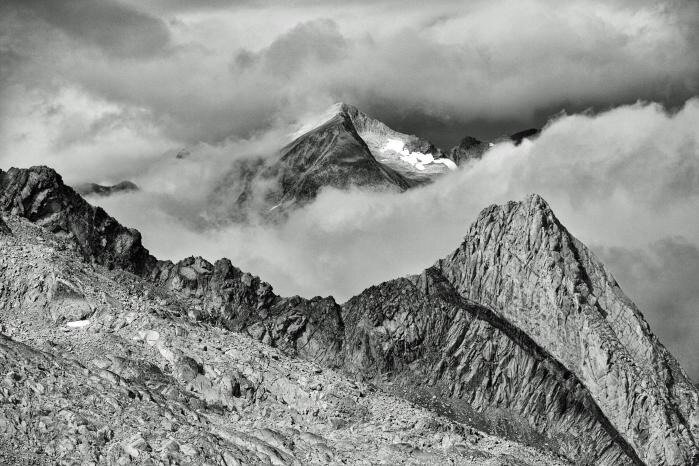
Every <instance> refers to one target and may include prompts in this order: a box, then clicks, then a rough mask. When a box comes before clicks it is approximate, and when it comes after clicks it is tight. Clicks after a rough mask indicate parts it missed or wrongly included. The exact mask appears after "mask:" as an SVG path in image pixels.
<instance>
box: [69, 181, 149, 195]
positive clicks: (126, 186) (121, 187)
mask: <svg viewBox="0 0 699 466" xmlns="http://www.w3.org/2000/svg"><path fill="white" fill-rule="evenodd" d="M138 190H139V188H138V186H137V185H136V183H134V182H132V181H121V182H119V183H117V184H115V185H112V186H103V185H101V184H97V183H82V184H79V185H76V186H75V191H76V192H77V193H78V194H80V195H81V196H93V195H95V196H111V195H112V194H118V193H129V192H134V191H138Z"/></svg>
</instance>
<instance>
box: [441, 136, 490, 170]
mask: <svg viewBox="0 0 699 466" xmlns="http://www.w3.org/2000/svg"><path fill="white" fill-rule="evenodd" d="M489 147H490V144H489V143H487V142H483V141H479V140H478V139H476V138H474V137H472V136H466V137H465V138H463V139H462V140H461V142H459V144H458V145H457V146H454V147H452V148H451V149H450V150H449V151H448V152H447V157H449V158H450V159H451V160H453V161H454V163H456V164H457V165H463V164H464V163H466V162H468V161H469V160H477V159H480V158H481V157H483V154H485V151H487V150H488V148H489Z"/></svg>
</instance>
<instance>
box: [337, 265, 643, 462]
mask: <svg viewBox="0 0 699 466" xmlns="http://www.w3.org/2000/svg"><path fill="white" fill-rule="evenodd" d="M343 315H344V317H345V319H346V324H347V331H346V334H345V346H344V352H343V355H344V356H345V365H346V367H347V368H348V369H349V370H350V371H352V372H356V373H359V374H362V375H364V376H366V377H370V378H372V379H376V378H378V376H379V375H381V374H383V375H385V376H386V377H388V379H389V380H391V381H392V382H393V383H394V384H399V385H401V386H402V387H403V390H404V391H405V392H406V393H408V394H411V395H412V396H413V397H414V398H417V399H419V396H418V395H419V394H420V392H421V391H423V390H425V387H429V390H430V392H431V393H435V394H437V396H438V398H439V399H440V401H441V402H442V403H446V404H447V405H449V406H450V408H454V407H455V406H458V404H459V403H460V402H466V403H467V404H468V405H469V406H470V407H471V408H473V409H475V410H477V411H479V412H483V413H496V412H499V413H501V414H500V415H501V416H502V414H503V413H504V414H506V415H507V417H509V418H510V419H511V420H510V423H511V424H512V425H513V426H514V425H516V423H517V422H518V421H519V422H521V424H522V425H528V426H530V427H531V428H532V429H533V430H535V431H536V432H538V433H540V434H542V436H543V437H544V438H546V439H547V440H548V442H550V444H552V445H555V448H556V449H557V450H558V451H559V452H560V453H562V454H564V455H565V456H566V457H568V458H570V459H572V460H574V461H576V462H578V463H585V464H628V463H635V464H640V463H641V462H640V460H639V458H638V456H637V455H636V453H635V452H634V450H633V449H632V448H631V447H630V446H629V445H628V444H627V443H626V442H625V441H624V440H623V439H620V438H619V434H618V432H617V431H616V429H615V427H614V426H613V425H612V423H611V422H610V421H609V420H608V419H607V417H606V416H605V415H604V414H603V413H602V412H601V411H600V409H599V407H598V406H597V404H596V403H595V400H594V399H593V397H592V396H591V394H590V392H589V391H588V390H587V388H586V387H585V386H584V384H582V383H581V381H580V380H579V379H578V378H577V377H576V376H575V374H573V373H571V372H570V371H568V370H567V369H566V368H565V367H564V366H563V365H562V364H560V363H559V362H558V361H557V360H556V359H555V358H554V357H552V356H551V355H550V354H549V353H547V352H546V351H545V350H544V349H543V348H541V347H540V346H539V345H538V344H536V342H534V341H533V340H532V339H530V338H529V337H528V336H527V335H526V333H524V332H522V331H521V330H519V329H518V328H517V327H515V326H513V325H512V324H510V323H509V322H507V321H506V320H505V319H503V318H501V317H500V316H498V315H497V314H496V313H494V312H493V311H491V310H490V309H488V308H485V307H483V306H479V305H478V304H475V303H473V302H470V301H467V300H465V299H463V298H462V297H461V296H459V295H458V294H457V293H456V291H455V290H454V288H453V287H452V286H451V285H450V284H449V283H448V282H447V281H446V280H445V279H444V277H442V276H441V274H440V272H439V271H438V270H437V269H435V268H430V269H428V270H427V271H425V272H424V273H423V274H422V275H419V276H413V277H408V278H403V279H398V280H393V281H391V282H387V283H383V284H381V285H379V286H375V287H371V288H369V289H368V290H366V291H365V292H364V293H362V294H361V295H359V296H357V297H355V298H352V299H351V300H350V301H348V302H347V303H346V304H345V305H344V306H343Z"/></svg>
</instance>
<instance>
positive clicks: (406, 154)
mask: <svg viewBox="0 0 699 466" xmlns="http://www.w3.org/2000/svg"><path fill="white" fill-rule="evenodd" d="M381 152H396V153H398V154H399V156H400V159H401V160H402V161H404V162H407V163H409V164H410V165H412V166H413V167H415V168H416V169H418V170H420V171H422V170H424V169H425V165H429V164H435V163H441V164H442V165H444V166H445V167H447V168H448V169H450V170H456V164H455V163H454V162H452V161H451V160H449V159H446V158H438V159H435V158H434V155H432V154H431V153H429V152H428V153H426V154H425V153H422V152H410V151H409V150H408V149H406V148H405V142H403V141H401V140H400V139H393V138H391V139H388V140H387V141H386V143H385V144H384V145H383V147H382V148H381Z"/></svg>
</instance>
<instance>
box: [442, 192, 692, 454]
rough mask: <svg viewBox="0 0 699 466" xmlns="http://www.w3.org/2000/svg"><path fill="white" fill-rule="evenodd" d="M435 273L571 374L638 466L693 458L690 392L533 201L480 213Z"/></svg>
mask: <svg viewBox="0 0 699 466" xmlns="http://www.w3.org/2000/svg"><path fill="white" fill-rule="evenodd" d="M436 268H437V269H438V270H439V271H440V272H441V274H442V275H443V276H444V277H445V278H446V279H447V281H448V282H449V283H450V284H451V285H452V286H453V287H454V288H455V289H456V291H457V292H458V293H459V295H460V296H462V297H463V298H465V299H468V300H470V301H472V302H475V303H479V304H481V305H483V306H486V307H488V308H490V309H492V310H493V311H494V312H496V313H497V314H498V315H500V316H502V317H503V318H504V319H506V320H507V321H508V322H510V323H512V325H514V326H516V327H517V328H519V329H521V330H522V331H523V332H525V333H526V334H527V335H528V336H529V337H531V339H532V340H533V341H535V342H536V343H537V344H538V345H540V346H541V347H542V348H544V349H545V350H546V351H547V352H549V353H550V354H551V355H552V356H553V357H555V358H556V359H557V360H558V361H560V362H561V363H562V364H563V365H564V366H565V367H567V368H568V369H569V370H570V371H571V372H572V373H573V374H575V375H576V377H578V378H579V379H580V381H581V382H582V383H583V384H584V385H585V386H586V387H587V389H588V390H589V392H590V393H591V395H592V397H593V398H594V399H595V400H596V402H597V404H598V405H599V407H600V409H601V411H602V412H603V413H604V414H605V416H607V418H608V419H609V420H610V421H611V422H612V424H613V425H614V426H616V429H617V430H618V431H619V433H620V435H621V436H622V437H623V438H624V439H625V441H626V442H628V443H629V444H630V445H632V446H633V448H634V449H635V451H636V452H637V454H638V456H639V457H640V458H641V459H642V460H643V461H644V462H647V463H649V464H678V465H679V464H691V463H692V462H693V461H697V460H699V451H698V450H697V444H696V439H697V432H698V431H697V427H698V425H699V423H698V421H699V417H698V414H697V410H698V408H699V398H698V397H699V393H698V392H697V389H696V388H695V387H694V386H693V385H692V384H691V382H690V381H689V380H688V378H687V376H686V374H685V373H684V371H682V369H681V368H680V367H679V365H678V363H677V361H676V360H675V359H674V358H673V357H672V355H670V353H669V352H668V351H667V350H666V349H665V347H663V345H662V344H661V343H660V342H659V341H658V339H657V338H656V337H655V336H654V335H653V334H652V332H651V331H650V329H649V327H648V324H647V323H646V322H645V320H644V319H643V316H642V315H641V314H640V312H639V311H638V309H637V308H636V306H635V305H633V303H632V302H631V301H630V300H629V298H628V297H626V296H625V295H624V294H623V292H622V291H621V289H620V288H619V286H618V284H617V283H616V281H615V280H614V278H613V277H612V276H611V274H610V273H609V272H608V271H607V270H606V269H605V268H604V266H603V265H602V264H601V263H600V262H599V261H598V260H597V258H595V256H594V255H593V254H592V253H591V252H590V251H589V250H588V249H587V248H586V247H585V246H584V245H583V244H582V243H580V242H579V241H578V240H577V239H575V238H574V237H573V236H572V235H570V233H568V231H567V230H566V229H565V228H564V227H563V226H562V225H561V224H560V222H559V221H558V220H557V219H556V217H555V216H554V214H553V212H552V211H551V209H550V208H549V206H548V205H547V204H546V202H545V201H544V200H543V199H541V198H540V197H539V196H536V195H534V196H531V197H529V198H528V199H526V200H525V201H523V202H510V203H508V204H506V205H504V206H492V207H490V208H488V209H485V210H484V211H483V212H482V213H481V215H480V216H479V218H478V220H477V221H476V222H475V223H474V224H473V225H472V226H471V229H470V230H469V233H468V235H467V236H466V238H465V240H464V242H463V243H462V245H461V246H460V247H459V248H458V249H457V250H456V251H455V252H454V253H453V254H452V255H451V256H449V257H448V258H446V259H444V260H441V261H439V262H438V264H437V266H436Z"/></svg>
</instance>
